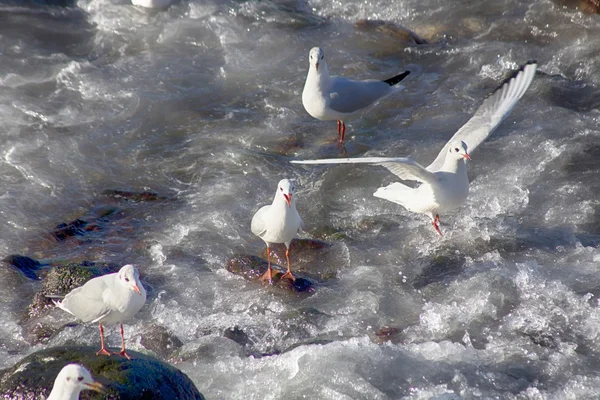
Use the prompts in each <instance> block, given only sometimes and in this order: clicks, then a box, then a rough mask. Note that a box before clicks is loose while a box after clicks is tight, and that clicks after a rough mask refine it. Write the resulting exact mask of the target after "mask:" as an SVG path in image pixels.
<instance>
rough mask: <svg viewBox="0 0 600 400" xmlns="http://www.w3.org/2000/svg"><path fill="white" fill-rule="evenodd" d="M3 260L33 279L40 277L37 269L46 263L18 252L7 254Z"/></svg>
mask: <svg viewBox="0 0 600 400" xmlns="http://www.w3.org/2000/svg"><path fill="white" fill-rule="evenodd" d="M2 261H4V262H5V263H7V264H9V265H12V266H13V267H15V268H16V269H18V270H19V271H21V272H22V273H23V275H25V276H26V277H27V278H29V279H33V280H39V279H40V277H39V276H38V275H37V271H38V270H40V269H41V268H42V267H43V266H44V264H42V263H40V262H39V261H36V260H34V259H33V258H30V257H27V256H21V255H18V254H13V255H10V256H7V257H6V258H5V259H4V260H2Z"/></svg>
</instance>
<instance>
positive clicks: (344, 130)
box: [340, 121, 346, 144]
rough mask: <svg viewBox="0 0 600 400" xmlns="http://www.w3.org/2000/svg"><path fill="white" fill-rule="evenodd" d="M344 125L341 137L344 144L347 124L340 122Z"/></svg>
mask: <svg viewBox="0 0 600 400" xmlns="http://www.w3.org/2000/svg"><path fill="white" fill-rule="evenodd" d="M340 122H341V123H342V132H341V135H340V143H341V144H344V137H345V136H346V124H345V123H344V121H340Z"/></svg>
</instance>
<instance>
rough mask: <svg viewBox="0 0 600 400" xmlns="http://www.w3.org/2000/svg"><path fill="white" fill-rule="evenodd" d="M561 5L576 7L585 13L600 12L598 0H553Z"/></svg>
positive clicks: (599, 1)
mask: <svg viewBox="0 0 600 400" xmlns="http://www.w3.org/2000/svg"><path fill="white" fill-rule="evenodd" d="M555 2H556V3H557V4H559V5H561V6H566V7H569V8H576V9H577V10H579V11H581V12H584V13H587V14H593V13H596V14H600V0H555Z"/></svg>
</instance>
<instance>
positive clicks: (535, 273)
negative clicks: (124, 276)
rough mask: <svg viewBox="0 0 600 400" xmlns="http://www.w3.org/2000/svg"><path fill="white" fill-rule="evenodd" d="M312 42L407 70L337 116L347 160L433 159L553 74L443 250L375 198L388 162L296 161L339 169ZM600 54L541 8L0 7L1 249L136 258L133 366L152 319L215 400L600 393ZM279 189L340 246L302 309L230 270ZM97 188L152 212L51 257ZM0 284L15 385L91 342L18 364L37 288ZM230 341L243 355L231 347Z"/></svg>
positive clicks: (96, 199)
mask: <svg viewBox="0 0 600 400" xmlns="http://www.w3.org/2000/svg"><path fill="white" fill-rule="evenodd" d="M47 3H50V4H47ZM53 3H61V4H60V5H54V4H53ZM63 6H65V7H63ZM365 18H368V19H381V20H385V21H388V22H391V23H394V24H396V25H402V26H405V27H407V28H410V29H411V30H413V31H414V32H415V33H416V34H418V35H420V36H421V37H422V38H424V39H425V40H427V41H428V42H429V44H419V45H416V44H414V43H409V42H407V41H406V40H404V39H403V37H402V35H400V34H399V33H398V32H397V31H396V30H394V29H393V28H392V27H391V26H390V25H385V26H381V25H380V26H371V27H370V28H369V26H366V24H358V25H356V22H357V21H358V20H360V19H365ZM314 46H321V47H323V49H324V50H325V53H326V56H327V58H328V64H329V69H330V71H331V73H332V74H341V75H347V76H352V77H360V78H379V79H386V78H389V77H391V76H393V75H395V74H397V73H399V72H401V71H403V70H410V71H411V74H410V76H409V77H408V78H407V79H405V81H403V85H404V86H405V89H404V90H403V91H401V92H399V93H395V94H393V95H392V96H390V97H388V98H386V99H385V100H383V101H381V102H380V103H379V104H377V105H376V106H374V107H372V108H371V109H370V110H369V112H368V113H367V114H366V115H364V116H363V117H362V118H358V119H355V120H352V121H348V122H347V126H348V130H347V135H346V136H347V141H348V143H347V146H346V150H347V152H348V155H349V156H362V155H367V156H379V155H381V156H405V155H412V156H413V157H414V158H415V159H416V160H418V161H420V162H421V163H423V164H427V163H428V161H430V160H432V159H433V158H434V157H435V155H436V154H437V152H438V151H439V149H440V148H441V146H442V145H443V144H444V143H445V142H446V140H447V139H448V138H449V137H450V136H451V135H452V134H453V133H454V132H455V131H456V130H457V129H458V128H459V127H460V126H461V124H463V123H464V122H465V121H466V120H467V119H468V118H469V117H470V115H472V113H473V112H474V111H475V110H476V108H477V107H478V105H479V104H480V103H481V101H482V100H483V99H484V98H485V96H486V95H487V94H488V93H490V92H491V91H492V90H493V89H494V88H495V87H496V86H497V85H498V83H499V82H500V81H501V80H502V78H503V76H504V74H505V72H506V71H507V70H509V69H514V68H516V67H518V66H519V65H520V64H522V63H524V62H526V61H527V60H530V59H537V60H538V62H539V69H538V71H539V72H538V74H537V76H536V78H535V80H534V82H533V84H532V86H531V87H530V89H529V91H528V92H527V93H526V94H525V96H524V98H523V99H522V100H521V101H520V102H519V103H518V105H517V106H516V107H515V109H514V110H513V112H512V114H511V115H510V116H509V118H507V119H506V120H505V121H504V122H503V123H502V125H501V126H500V127H499V128H498V130H497V131H496V132H494V134H493V135H492V136H491V137H490V138H489V139H488V140H487V141H486V142H485V143H484V144H483V145H482V146H480V147H479V148H478V149H477V150H476V151H475V152H473V154H472V158H473V161H472V162H470V163H469V166H468V169H469V175H470V179H471V193H470V197H469V199H468V200H467V203H466V204H465V205H464V206H463V207H461V208H460V209H459V210H457V211H456V212H454V213H449V214H447V215H443V216H442V230H443V231H444V233H445V235H444V236H443V237H438V236H437V234H436V233H435V232H434V230H433V229H432V227H431V225H430V223H429V221H428V220H427V218H426V217H424V216H421V215H415V214H411V213H409V212H407V211H406V210H404V209H403V208H401V207H400V206H397V205H395V204H393V203H390V202H386V201H384V200H381V199H377V198H375V197H373V196H372V193H373V192H374V191H375V190H376V189H377V188H378V187H380V186H383V185H386V184H388V183H390V182H392V181H394V180H395V178H394V176H392V175H391V174H390V173H389V172H388V171H387V170H385V169H383V168H380V167H375V166H366V165H364V166H337V167H336V166H315V167H305V166H297V165H292V164H290V163H289V162H288V161H289V160H291V159H304V158H323V157H337V156H339V155H340V148H338V147H336V145H335V143H334V142H333V138H334V137H335V136H336V134H335V122H331V121H329V122H321V121H317V120H314V119H312V118H311V117H310V116H309V115H308V114H307V113H306V112H305V111H304V109H303V107H302V103H301V92H302V88H303V84H304V79H305V76H306V72H307V68H308V51H309V49H310V48H311V47H314ZM599 48H600V15H598V14H584V13H581V12H579V11H577V10H576V9H575V8H570V7H564V6H563V5H561V4H558V3H555V2H552V1H550V0H534V1H516V0H507V1H497V0H485V1H478V2H472V1H438V0H409V1H404V2H397V1H389V0H381V1H358V0H349V1H325V0H323V1H318V0H313V1H302V0H297V1H291V0H289V1H279V2H277V1H247V2H240V1H221V2H218V1H210V0H207V1H201V0H193V1H186V0H182V1H178V2H176V3H175V4H174V5H172V6H171V7H170V8H168V9H166V10H162V11H157V10H146V9H141V8H136V7H133V6H131V4H129V2H128V1H127V0H81V1H78V2H77V3H76V4H75V2H69V1H63V2H60V1H59V2H51V1H48V2H45V1H27V2H17V1H3V2H2V3H0V55H1V57H0V120H1V121H2V125H1V129H0V134H1V137H2V144H1V147H0V180H1V186H0V187H2V195H1V196H0V250H1V253H2V254H5V255H8V254H25V255H28V256H31V257H35V258H42V259H45V260H53V259H80V260H81V259H87V260H97V261H111V262H116V263H119V264H125V263H135V264H137V265H139V266H140V270H141V273H142V275H143V277H144V278H145V279H146V282H148V286H149V287H150V292H149V299H148V302H147V304H146V306H145V307H144V308H143V309H142V311H141V312H140V313H139V314H138V316H137V319H135V320H133V321H131V322H130V324H129V325H127V326H126V336H127V340H128V341H129V343H130V344H131V347H132V348H134V349H136V348H137V349H141V344H140V343H139V331H140V330H141V329H143V327H144V326H146V325H147V324H148V323H149V322H151V321H152V322H153V323H154V324H157V325H162V326H164V327H166V328H168V329H169V330H171V331H172V332H173V333H174V334H176V335H177V337H179V339H181V341H182V342H183V343H184V347H183V348H182V350H181V351H180V353H179V356H178V357H177V359H175V360H172V361H174V362H175V365H176V366H177V367H179V368H180V369H182V370H183V371H184V372H185V373H186V374H188V375H189V376H190V377H191V378H192V379H193V380H194V382H195V383H196V385H197V387H198V388H199V390H200V391H201V392H202V393H203V394H205V395H206V396H207V398H211V399H234V398H235V399H281V398H286V399H300V398H309V399H386V398H390V399H392V398H393V399H398V398H421V399H430V398H436V399H458V398H464V399H479V398H482V399H487V398H498V399H535V400H538V399H586V398H597V395H598V393H599V392H600V358H599V357H600V340H599V339H600V338H599V336H600V309H599V304H598V300H597V298H596V296H597V295H600V274H599V273H598V265H599V261H600V250H599V249H598V246H599V245H600V212H599V207H600V204H599V201H598V198H599V195H600V179H598V176H599V175H598V173H599V172H600V145H598V140H599V138H600V128H599V127H600V88H599V85H600V74H599V73H598V71H599V70H600V53H599V52H598V49H599ZM284 177H288V178H294V179H296V182H297V183H296V186H297V188H298V190H297V192H298V193H297V203H298V209H299V212H300V214H301V215H302V217H303V219H304V221H305V224H306V231H307V232H306V233H305V234H304V237H308V238H311V237H318V238H325V239H327V240H329V241H330V242H332V243H333V246H332V247H331V248H330V250H328V253H327V254H326V255H325V256H326V257H327V259H326V263H321V264H325V266H323V267H322V268H327V269H328V270H329V271H333V273H334V274H335V278H334V279H331V280H328V281H327V282H326V283H324V284H322V285H320V286H318V287H317V290H316V292H315V293H314V294H313V295H311V296H297V295H290V294H286V293H282V292H281V291H277V290H274V289H271V288H269V287H266V286H263V285H261V284H260V283H255V282H248V281H246V280H244V279H243V278H241V277H239V276H237V275H234V274H232V273H230V272H228V271H227V270H226V269H225V264H226V262H227V260H228V259H229V258H230V257H231V256H233V255H234V254H239V253H244V254H254V255H258V254H260V253H261V252H262V251H263V247H264V243H263V242H262V241H261V240H260V239H259V238H257V237H255V236H254V235H252V233H251V232H250V220H251V218H252V215H253V213H254V212H255V211H256V210H257V209H258V207H259V206H261V205H264V204H267V203H269V202H270V201H271V200H272V197H273V193H274V190H275V185H276V184H277V182H278V181H279V180H280V179H282V178H284ZM106 190H128V191H152V192H156V193H157V194H158V195H159V196H161V199H160V200H159V201H154V202H152V201H148V202H145V201H138V202H136V201H127V200H124V199H123V200H120V202H119V201H118V207H120V210H121V212H120V214H119V221H118V223H112V224H111V221H108V222H107V224H106V226H105V227H104V228H103V229H101V230H100V232H93V233H92V234H90V236H89V237H88V238H87V239H86V240H82V241H80V242H74V241H67V242H66V243H56V242H55V241H54V239H53V238H52V236H51V235H50V234H49V232H51V231H52V230H53V229H54V227H55V226H56V225H57V224H59V223H61V222H67V221H71V220H73V219H75V218H78V217H80V216H81V215H88V216H89V215H91V214H94V213H96V214H97V215H100V214H102V212H101V210H98V208H102V207H105V206H103V205H102V204H104V203H106V199H105V197H106V195H105V194H103V193H105V191H106ZM115 218H116V217H115ZM109 219H110V218H109ZM322 232H330V233H331V232H336V234H335V235H324V234H323V233H322ZM325 256H323V257H325ZM320 257H321V256H320V255H319V254H317V255H315V256H314V258H315V259H319V258H320ZM292 262H294V256H293V254H292ZM292 268H294V266H292ZM298 268H300V266H298ZM317 272H318V271H317ZM0 279H1V282H2V285H3V290H2V294H1V297H2V300H3V302H2V303H1V304H0V334H1V339H0V356H1V357H0V359H2V361H1V362H0V367H7V366H10V365H12V364H13V363H14V362H16V361H17V360H19V359H20V358H22V357H23V356H24V355H26V354H28V353H29V352H31V351H34V350H36V349H39V348H42V347H44V346H52V345H60V344H64V343H69V342H70V341H73V340H75V341H77V342H78V343H88V344H97V342H98V337H97V331H96V330H97V327H96V326H83V325H70V326H68V327H65V328H64V329H62V330H61V331H60V333H59V334H57V335H56V336H53V337H52V338H51V339H50V340H49V342H48V343H46V344H44V345H42V344H38V345H36V346H34V347H31V346H29V345H28V344H27V341H26V338H25V337H24V333H23V331H22V329H21V326H20V324H19V321H20V316H21V315H22V313H23V312H24V309H25V306H26V305H27V303H28V302H29V300H30V299H31V296H32V295H33V293H34V291H35V290H37V289H38V288H39V283H38V282H32V281H29V280H27V279H26V278H24V277H23V276H21V275H19V274H18V273H16V272H15V271H13V270H11V269H8V268H7V267H6V268H3V269H2V270H1V273H0ZM52 316H53V318H55V319H56V320H57V323H60V324H64V323H66V322H68V321H69V318H68V316H66V315H64V314H61V313H59V312H58V311H57V312H56V313H53V314H52ZM233 327H238V329H240V330H242V331H243V332H244V334H245V335H246V342H247V343H246V344H245V345H242V344H240V343H236V342H234V341H232V340H230V339H228V338H226V337H224V336H223V332H224V331H225V330H227V329H231V328H233ZM384 327H389V328H391V329H393V332H394V334H392V335H390V338H391V341H387V342H384V343H381V340H380V339H381V337H378V336H377V335H376V334H377V333H378V332H380V330H381V329H382V328H384ZM108 330H109V331H110V333H109V334H108V340H109V342H110V343H113V344H114V343H118V332H117V330H115V329H114V327H110V328H109V329H108ZM261 355H265V356H261Z"/></svg>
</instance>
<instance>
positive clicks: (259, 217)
mask: <svg viewBox="0 0 600 400" xmlns="http://www.w3.org/2000/svg"><path fill="white" fill-rule="evenodd" d="M269 207H270V206H263V207H261V208H260V210H258V211H257V212H256V214H254V217H252V222H251V224H250V230H251V231H252V233H253V234H255V235H256V236H259V237H260V236H262V235H264V234H265V232H266V230H267V224H266V223H265V218H264V216H265V214H266V213H267V211H268V210H269Z"/></svg>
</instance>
